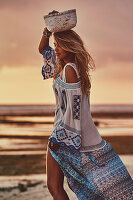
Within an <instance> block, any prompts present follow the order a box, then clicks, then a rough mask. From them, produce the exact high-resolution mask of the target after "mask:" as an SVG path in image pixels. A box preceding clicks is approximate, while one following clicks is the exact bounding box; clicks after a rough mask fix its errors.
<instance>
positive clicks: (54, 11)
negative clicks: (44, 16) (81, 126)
mask: <svg viewBox="0 0 133 200" xmlns="http://www.w3.org/2000/svg"><path fill="white" fill-rule="evenodd" d="M54 13H59V12H58V11H56V10H53V11H52V12H49V15H50V14H54Z"/></svg>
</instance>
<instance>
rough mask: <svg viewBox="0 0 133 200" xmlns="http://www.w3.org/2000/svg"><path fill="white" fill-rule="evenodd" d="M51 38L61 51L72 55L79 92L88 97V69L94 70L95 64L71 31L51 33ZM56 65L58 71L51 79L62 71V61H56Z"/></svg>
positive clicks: (77, 36)
mask: <svg viewBox="0 0 133 200" xmlns="http://www.w3.org/2000/svg"><path fill="white" fill-rule="evenodd" d="M53 36H54V39H55V41H56V42H57V44H58V45H59V46H60V47H61V48H62V49H63V50H65V51H67V52H71V53H72V54H73V58H74V63H75V64H76V67H77V70H78V73H79V76H80V82H81V90H82V92H83V94H86V95H88V93H90V88H91V82H90V74H89V71H90V69H94V68H95V64H94V61H93V59H92V57H91V56H90V54H89V53H88V52H87V50H86V49H85V47H84V43H83V41H82V39H81V38H80V36H79V35H78V34H77V33H76V32H75V31H73V30H67V31H63V32H55V33H53ZM57 65H58V69H57V71H56V73H55V74H54V77H53V78H56V77H57V75H58V74H59V73H60V72H61V71H62V69H63V67H64V62H63V60H57Z"/></svg>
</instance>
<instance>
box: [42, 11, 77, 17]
mask: <svg viewBox="0 0 133 200" xmlns="http://www.w3.org/2000/svg"><path fill="white" fill-rule="evenodd" d="M71 12H75V13H76V9H71V10H66V11H63V12H59V13H52V14H48V15H44V19H46V18H49V17H53V16H60V15H64V14H68V13H71Z"/></svg>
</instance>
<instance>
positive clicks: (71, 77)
mask: <svg viewBox="0 0 133 200" xmlns="http://www.w3.org/2000/svg"><path fill="white" fill-rule="evenodd" d="M65 76H66V82H67V83H76V82H78V77H77V74H76V71H75V69H73V67H72V66H71V65H67V66H66V69H65Z"/></svg>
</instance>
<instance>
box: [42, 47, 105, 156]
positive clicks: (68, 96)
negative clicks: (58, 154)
mask: <svg viewBox="0 0 133 200" xmlns="http://www.w3.org/2000/svg"><path fill="white" fill-rule="evenodd" d="M43 58H44V65H43V67H42V75H43V77H44V79H48V78H52V77H53V74H54V73H55V71H56V69H57V66H56V57H55V53H54V50H53V49H52V48H51V47H47V49H46V50H45V52H44V54H43ZM68 65H70V66H72V67H73V68H74V69H75V71H76V73H77V77H78V82H77V83H66V79H65V68H66V67H67V66H68ZM53 90H54V92H55V98H56V110H55V119H54V127H53V131H52V134H51V135H50V137H49V139H50V140H51V141H52V142H53V143H58V144H59V145H61V146H67V147H69V148H70V149H72V150H80V151H82V152H86V151H90V146H91V149H93V150H95V149H96V148H97V147H98V145H99V148H100V147H101V146H103V140H102V137H101V136H100V134H99V132H98V130H97V128H96V126H95V124H94V122H93V120H92V116H91V112H90V96H89V95H88V96H86V95H83V94H82V91H81V86H80V77H79V74H78V71H77V68H76V65H75V64H74V63H67V64H66V65H65V66H64V68H63V75H62V79H61V78H60V74H58V76H57V77H56V79H55V80H54V83H53ZM92 147H93V148H92Z"/></svg>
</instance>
